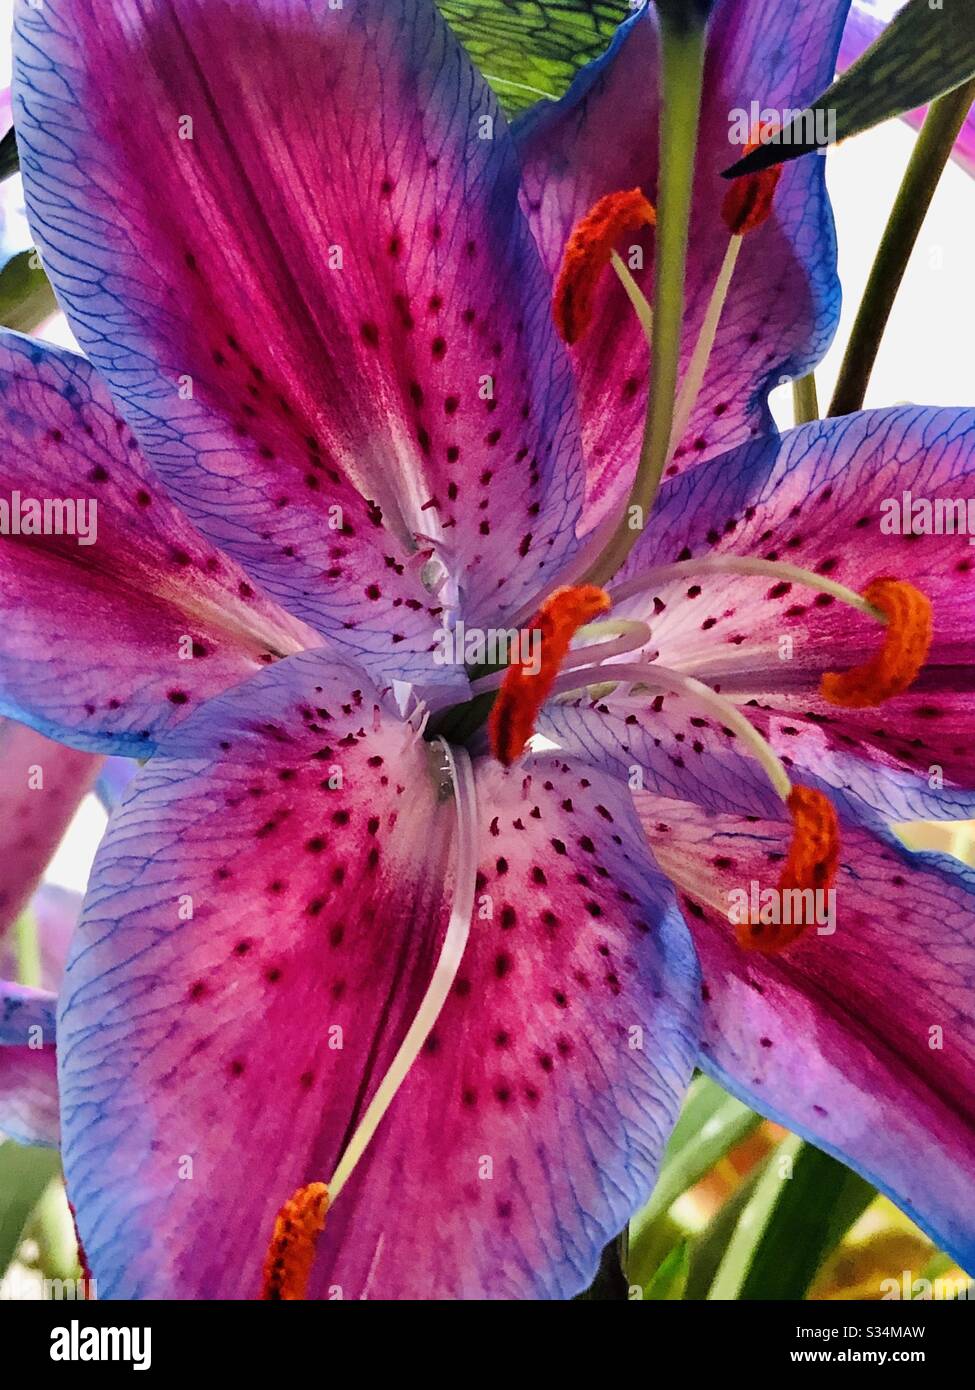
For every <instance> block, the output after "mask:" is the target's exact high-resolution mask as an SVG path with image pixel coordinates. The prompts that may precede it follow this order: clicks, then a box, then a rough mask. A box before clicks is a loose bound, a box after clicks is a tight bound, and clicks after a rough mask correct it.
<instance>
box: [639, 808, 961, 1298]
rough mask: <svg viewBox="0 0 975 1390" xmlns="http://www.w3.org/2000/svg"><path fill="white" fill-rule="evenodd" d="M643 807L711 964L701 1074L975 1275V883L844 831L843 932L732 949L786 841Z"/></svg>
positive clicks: (932, 858) (719, 820)
mask: <svg viewBox="0 0 975 1390" xmlns="http://www.w3.org/2000/svg"><path fill="white" fill-rule="evenodd" d="M637 801H638V804H639V809H640V812H641V817H642V818H643V820H644V824H645V825H646V827H647V835H648V839H649V840H650V843H651V845H652V847H653V850H654V854H655V856H656V858H657V860H658V862H659V863H660V865H661V867H662V868H664V869H665V870H666V872H667V873H669V874H670V876H671V877H672V878H673V879H674V881H675V883H676V884H677V885H678V887H679V888H680V889H681V901H682V903H683V904H684V906H685V915H686V917H687V921H688V924H689V925H690V927H691V931H692V934H693V936H694V940H695V944H696V946H697V950H698V954H699V956H700V960H701V972H702V978H703V986H702V989H703V996H704V1032H703V1041H702V1057H701V1065H702V1066H703V1067H704V1069H705V1070H706V1071H708V1072H710V1073H711V1074H712V1075H714V1076H715V1077H717V1079H718V1080H719V1081H720V1082H721V1083H722V1085H724V1086H727V1087H728V1088H729V1089H730V1090H732V1091H733V1092H734V1093H735V1094H736V1095H739V1096H741V1097H742V1099H744V1100H745V1101H747V1102H748V1104H749V1105H752V1106H754V1107H755V1108H756V1109H757V1110H759V1111H761V1112H762V1113H763V1114H765V1115H769V1116H771V1117H772V1118H773V1119H776V1120H778V1121H779V1122H780V1123H782V1124H785V1125H787V1126H788V1128H789V1129H792V1130H795V1131H796V1132H797V1133H799V1134H802V1135H804V1136H805V1137H806V1138H808V1139H811V1140H812V1141H813V1143H815V1144H817V1145H818V1146H819V1147H820V1148H824V1149H826V1150H827V1151H828V1152H830V1153H833V1154H835V1155H836V1156H837V1157H838V1158H840V1159H842V1161H843V1162H844V1163H848V1164H850V1165H851V1166H853V1167H854V1168H856V1169H857V1171H858V1172H860V1173H862V1174H863V1175H864V1176H865V1177H867V1178H868V1179H869V1180H870V1181H871V1182H873V1183H875V1184H877V1186H878V1187H880V1188H881V1190H882V1191H884V1192H886V1193H887V1194H888V1195H889V1196H890V1197H891V1198H892V1199H893V1200H894V1201H895V1202H896V1203H897V1205H898V1206H900V1207H901V1208H902V1209H903V1210H904V1211H906V1212H907V1213H908V1215H910V1216H911V1217H912V1218H913V1219H914V1220H915V1221H917V1222H918V1224H919V1225H920V1226H921V1227H922V1229H924V1230H925V1231H927V1233H928V1234H929V1235H930V1236H931V1238H932V1240H934V1241H935V1242H936V1244H937V1245H938V1246H939V1247H940V1248H943V1249H946V1250H948V1251H949V1252H950V1253H951V1254H952V1255H953V1256H954V1257H955V1258H956V1259H957V1260H958V1261H959V1262H960V1264H961V1265H962V1266H963V1267H964V1268H966V1269H969V1270H971V1269H972V1268H975V1210H973V1206H972V1200H971V1174H972V1162H973V1154H975V1085H973V1077H975V1027H973V1023H972V1008H971V1001H972V990H973V988H975V915H973V909H975V873H973V872H972V871H971V870H970V869H966V868H964V867H963V866H962V865H961V864H959V863H958V862H957V861H955V860H952V859H950V858H948V857H947V856H944V855H937V854H911V853H909V852H908V851H907V850H905V849H904V848H903V847H902V846H900V845H899V844H898V843H897V842H896V841H895V840H894V839H893V837H891V836H890V835H889V834H888V833H887V832H886V831H883V830H879V829H878V830H876V831H875V830H871V829H870V828H869V827H868V826H866V825H861V826H859V827H853V826H845V827H844V831H843V837H842V848H841V868H840V874H839V878H838V880H837V884H836V898H835V928H836V929H835V933H833V934H826V935H822V936H820V935H817V934H816V930H815V929H813V930H811V931H809V932H808V934H807V935H806V936H804V937H803V938H802V939H801V940H800V941H799V942H797V943H796V944H795V945H794V946H793V947H791V948H790V949H789V950H787V951H785V952H783V953H781V954H779V955H775V956H762V955H759V954H758V953H756V952H752V951H748V952H745V951H742V950H740V949H739V948H738V947H737V945H736V944H735V940H734V931H733V928H732V927H731V926H730V925H729V921H728V916H727V912H728V908H729V905H730V902H731V900H730V899H729V897H728V893H729V892H730V891H731V890H733V889H741V888H743V889H744V890H745V891H746V892H747V891H748V890H749V884H750V883H751V881H752V880H756V881H758V882H760V883H761V884H762V885H763V886H765V885H767V884H768V883H769V882H770V881H771V882H773V883H774V881H775V877H776V875H777V867H776V865H777V863H778V861H779V859H780V857H781V854H782V852H783V846H784V842H785V837H786V836H787V833H788V828H787V826H785V825H784V824H783V823H782V822H781V821H744V820H742V819H740V818H739V817H733V816H713V815H707V814H706V813H703V812H702V811H700V810H699V809H698V808H696V807H693V806H691V805H689V804H686V803H683V804H681V803H676V802H672V801H668V802H664V801H661V800H659V799H657V798H649V797H644V796H638V797H637ZM823 915H825V914H823ZM827 925H828V924H827Z"/></svg>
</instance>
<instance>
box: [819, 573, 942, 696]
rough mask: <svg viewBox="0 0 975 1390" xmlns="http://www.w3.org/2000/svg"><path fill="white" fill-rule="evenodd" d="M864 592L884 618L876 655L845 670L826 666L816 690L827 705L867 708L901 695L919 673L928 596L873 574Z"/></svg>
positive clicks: (928, 621)
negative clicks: (882, 634) (879, 646)
mask: <svg viewBox="0 0 975 1390" xmlns="http://www.w3.org/2000/svg"><path fill="white" fill-rule="evenodd" d="M863 597H864V598H865V599H866V600H867V602H868V603H872V604H873V606H874V608H879V609H880V611H881V613H883V614H884V615H885V616H886V618H887V627H886V629H885V632H884V644H883V646H882V647H881V649H880V651H879V652H878V653H877V655H876V656H874V657H871V658H870V660H869V661H865V662H864V663H863V664H862V665H861V666H854V667H852V668H851V669H850V670H849V671H827V673H826V674H825V675H824V676H823V678H822V681H821V682H820V686H819V693H820V694H821V695H822V697H823V699H824V700H828V701H829V703H830V704H831V705H841V706H843V707H844V708H845V709H868V708H869V707H870V706H871V705H879V704H881V703H882V702H883V701H884V700H889V699H890V698H891V696H892V695H900V694H902V693H903V692H904V691H905V690H906V689H907V688H908V686H910V685H912V684H913V682H914V681H915V679H916V678H917V675H918V672H919V671H920V669H921V667H922V666H923V665H924V663H925V661H926V660H927V656H928V651H929V650H930V647H931V633H932V626H933V620H932V612H931V600H930V599H929V598H928V597H927V595H926V594H922V593H921V591H920V589H915V587H914V585H913V584H908V583H907V581H906V580H903V579H875V580H874V581H873V583H872V584H868V585H867V587H866V588H865V589H864V591H863Z"/></svg>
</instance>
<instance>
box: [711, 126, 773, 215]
mask: <svg viewBox="0 0 975 1390" xmlns="http://www.w3.org/2000/svg"><path fill="white" fill-rule="evenodd" d="M774 131H775V127H774V126H773V125H772V124H771V123H770V122H768V121H766V122H765V124H764V125H761V126H759V132H760V133H759V134H758V135H754V134H753V138H752V139H751V140H750V141H749V142H748V144H747V145H746V146H745V151H744V153H745V154H751V152H752V151H753V150H757V149H758V147H759V145H760V144H761V143H762V139H761V135H762V134H764V135H772V134H774ZM766 143H767V142H766ZM781 174H782V166H781V164H775V165H773V167H772V168H771V169H762V170H761V171H760V172H759V173H757V174H744V175H743V176H742V177H741V178H740V179H732V181H731V185H730V187H729V188H728V191H727V193H726V194H725V195H724V202H723V203H722V204H721V216H722V218H723V220H724V224H725V226H726V227H727V228H728V231H729V232H731V234H732V235H733V236H744V235H745V233H746V232H753V231H754V230H755V228H756V227H760V226H761V225H762V223H763V222H764V221H765V220H766V219H767V218H768V215H769V213H770V212H771V211H772V199H773V198H774V197H775V190H776V188H777V187H778V183H779V178H780V176H781Z"/></svg>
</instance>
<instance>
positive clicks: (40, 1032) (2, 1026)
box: [0, 979, 58, 1144]
mask: <svg viewBox="0 0 975 1390" xmlns="http://www.w3.org/2000/svg"><path fill="white" fill-rule="evenodd" d="M55 1003H56V1000H55V996H54V995H53V994H52V993H51V992H50V991H48V990H40V989H29V988H28V987H27V986H26V985H18V984H15V983H14V982H13V981H12V980H3V979H0V1134H3V1135H5V1136H6V1137H7V1138H10V1139H17V1140H18V1141H19V1142H20V1143H22V1144H56V1143H57V1136H58V1108H57V1082H56V1077H55V1061H54V1009H55Z"/></svg>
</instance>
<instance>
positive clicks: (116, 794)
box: [95, 758, 139, 813]
mask: <svg viewBox="0 0 975 1390" xmlns="http://www.w3.org/2000/svg"><path fill="white" fill-rule="evenodd" d="M138 770H139V764H138V762H136V760H135V759H134V758H106V759H105V762H104V765H103V767H102V770H101V773H100V775H99V778H98V781H97V782H96V783H95V795H96V796H97V797H98V799H99V801H100V802H101V803H102V805H103V806H104V808H105V810H106V811H108V812H109V813H111V812H112V811H114V810H115V807H116V806H117V805H118V804H119V802H120V801H121V800H122V797H123V796H124V795H125V793H126V792H127V791H128V788H129V783H130V782H131V781H132V780H133V778H134V777H135V774H136V773H137V772H138Z"/></svg>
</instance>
